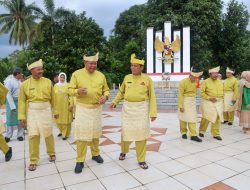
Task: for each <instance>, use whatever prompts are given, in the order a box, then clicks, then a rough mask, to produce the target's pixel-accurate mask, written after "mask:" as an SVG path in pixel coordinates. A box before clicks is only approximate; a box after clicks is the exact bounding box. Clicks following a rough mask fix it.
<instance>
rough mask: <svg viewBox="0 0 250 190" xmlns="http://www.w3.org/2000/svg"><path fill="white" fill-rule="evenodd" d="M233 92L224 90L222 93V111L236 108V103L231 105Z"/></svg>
mask: <svg viewBox="0 0 250 190" xmlns="http://www.w3.org/2000/svg"><path fill="white" fill-rule="evenodd" d="M233 95H234V93H233V92H230V91H228V92H225V95H224V112H231V111H235V110H237V107H236V105H237V103H235V104H234V105H231V103H232V99H233Z"/></svg>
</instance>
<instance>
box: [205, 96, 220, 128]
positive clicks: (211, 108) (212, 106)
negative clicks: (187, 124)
mask: <svg viewBox="0 0 250 190" xmlns="http://www.w3.org/2000/svg"><path fill="white" fill-rule="evenodd" d="M216 99H217V102H215V103H213V102H211V101H209V100H205V99H202V101H201V113H202V118H205V119H207V120H208V121H210V122H212V123H215V122H216V119H217V116H219V118H220V121H221V122H223V121H224V118H223V99H222V98H216Z"/></svg>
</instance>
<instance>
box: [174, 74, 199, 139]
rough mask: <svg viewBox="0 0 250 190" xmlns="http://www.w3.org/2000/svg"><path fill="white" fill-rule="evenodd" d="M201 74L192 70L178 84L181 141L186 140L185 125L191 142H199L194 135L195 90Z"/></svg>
mask: <svg viewBox="0 0 250 190" xmlns="http://www.w3.org/2000/svg"><path fill="white" fill-rule="evenodd" d="M202 74H203V72H195V71H194V70H193V69H192V70H191V73H190V75H189V77H188V78H185V79H183V80H182V81H181V82H180V84H179V91H178V108H179V109H178V116H179V120H180V131H181V134H182V138H183V139H187V125H188V128H189V133H190V136H191V140H193V141H197V142H201V141H202V140H201V139H200V138H199V137H197V135H196V121H197V110H196V99H195V97H196V90H197V87H198V80H197V79H198V78H199V77H200V76H201V75H202Z"/></svg>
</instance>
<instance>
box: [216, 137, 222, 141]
mask: <svg viewBox="0 0 250 190" xmlns="http://www.w3.org/2000/svg"><path fill="white" fill-rule="evenodd" d="M214 138H215V139H217V140H218V141H222V138H221V137H220V136H217V137H214Z"/></svg>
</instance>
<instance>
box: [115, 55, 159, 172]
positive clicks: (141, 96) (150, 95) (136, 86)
mask: <svg viewBox="0 0 250 190" xmlns="http://www.w3.org/2000/svg"><path fill="white" fill-rule="evenodd" d="M130 63H131V72H132V74H129V75H126V76H125V78H124V80H123V83H122V85H121V87H120V89H119V92H118V94H117V96H116V97H115V99H114V100H113V101H112V104H111V105H110V108H111V109H113V108H115V107H116V105H117V104H118V103H119V102H120V101H121V100H122V99H124V100H125V101H124V104H123V108H122V137H121V138H122V139H121V154H120V157H119V160H124V159H125V157H126V154H127V153H128V152H129V145H130V144H131V142H132V141H135V144H136V156H137V161H138V163H139V166H140V167H141V168H143V169H148V165H147V163H146V162H145V159H146V144H147V139H148V138H149V137H150V121H149V118H151V121H154V120H155V119H156V117H157V106H156V96H155V91H154V84H153V81H152V80H151V78H150V77H149V76H147V75H145V74H142V71H143V68H144V60H140V59H137V58H136V55H135V54H132V55H131V60H130Z"/></svg>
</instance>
